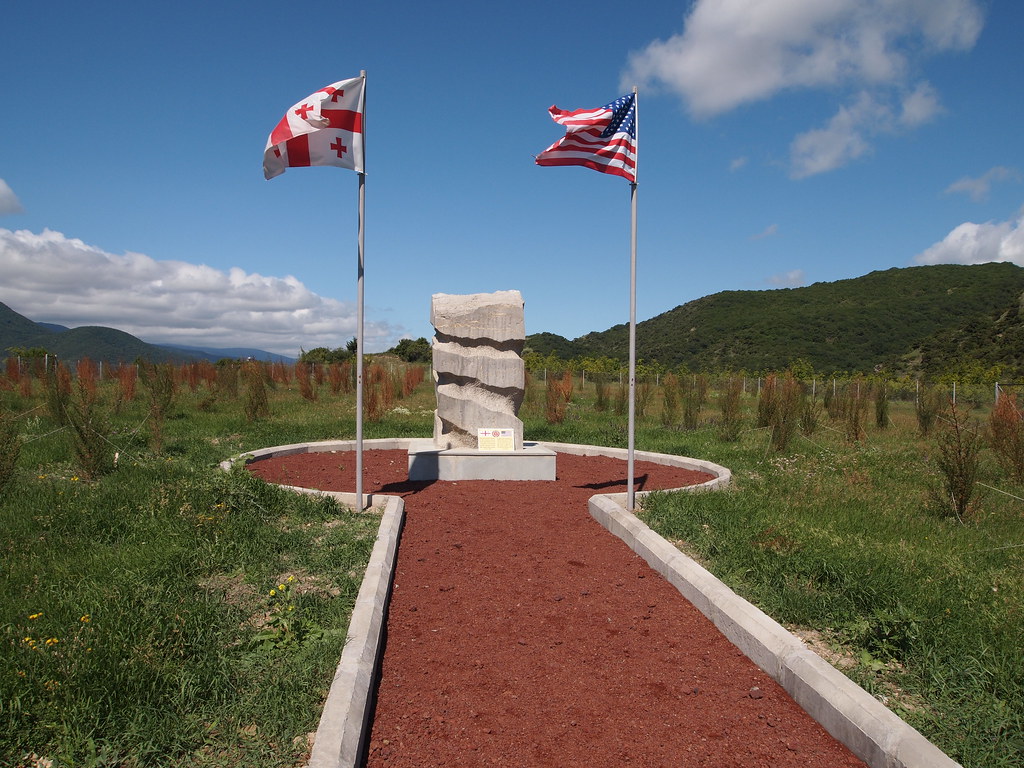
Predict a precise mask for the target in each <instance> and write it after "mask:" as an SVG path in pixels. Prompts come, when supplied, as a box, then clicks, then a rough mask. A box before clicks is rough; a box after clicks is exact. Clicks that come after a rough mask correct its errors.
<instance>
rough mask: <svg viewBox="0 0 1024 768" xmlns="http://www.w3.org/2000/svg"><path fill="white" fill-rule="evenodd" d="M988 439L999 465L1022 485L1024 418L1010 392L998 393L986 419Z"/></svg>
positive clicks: (1023, 480)
mask: <svg viewBox="0 0 1024 768" xmlns="http://www.w3.org/2000/svg"><path fill="white" fill-rule="evenodd" d="M988 437H989V444H990V445H991V446H992V451H993V452H994V453H995V455H996V459H997V460H998V461H999V465H1000V466H1001V467H1002V468H1003V470H1004V471H1005V472H1006V473H1007V474H1008V475H1010V477H1012V478H1013V479H1014V481H1016V482H1018V483H1024V416H1022V414H1021V412H1020V409H1019V408H1018V407H1017V397H1016V395H1014V394H1013V393H1012V392H1005V391H1004V392H1000V394H999V402H997V403H996V406H995V408H993V409H992V413H991V414H989V417H988Z"/></svg>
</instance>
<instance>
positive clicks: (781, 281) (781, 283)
mask: <svg viewBox="0 0 1024 768" xmlns="http://www.w3.org/2000/svg"><path fill="white" fill-rule="evenodd" d="M805 281H806V277H805V275H804V271H803V270H802V269H791V270H790V271H789V272H781V273H779V274H777V275H772V276H771V277H769V278H768V284H769V285H774V286H776V287H777V288H799V287H800V286H802V285H803V284H804V282H805Z"/></svg>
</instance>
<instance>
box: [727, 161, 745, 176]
mask: <svg viewBox="0 0 1024 768" xmlns="http://www.w3.org/2000/svg"><path fill="white" fill-rule="evenodd" d="M746 164H747V158H746V157H736V158H733V161H732V162H731V163H729V170H730V171H732V172H734V173H735V172H736V171H738V170H739V169H740V168H742V167H743V166H745V165H746Z"/></svg>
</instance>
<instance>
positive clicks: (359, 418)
mask: <svg viewBox="0 0 1024 768" xmlns="http://www.w3.org/2000/svg"><path fill="white" fill-rule="evenodd" d="M359 76H360V77H362V78H363V170H361V171H360V172H359V267H358V270H357V273H356V509H357V510H358V511H360V512H361V511H362V510H363V509H364V505H363V264H364V262H363V240H364V228H363V216H364V213H365V210H366V70H365V69H363V70H360V72H359Z"/></svg>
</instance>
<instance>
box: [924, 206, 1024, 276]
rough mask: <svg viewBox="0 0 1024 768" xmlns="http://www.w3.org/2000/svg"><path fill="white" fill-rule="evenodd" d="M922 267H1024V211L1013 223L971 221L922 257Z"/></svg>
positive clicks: (954, 230) (926, 251)
mask: <svg viewBox="0 0 1024 768" xmlns="http://www.w3.org/2000/svg"><path fill="white" fill-rule="evenodd" d="M914 261H915V262H916V263H918V264H985V263H987V262H990V261H1010V262H1013V263H1014V264H1016V265H1018V266H1021V267H1024V209H1022V210H1021V211H1020V212H1019V213H1018V214H1017V218H1016V219H1015V220H1012V221H1000V222H992V221H989V222H985V223H984V224H975V223H974V222H973V221H967V222H964V223H963V224H961V225H960V226H958V227H956V228H955V229H953V231H952V232H950V233H949V234H948V235H946V237H945V238H943V240H941V241H940V242H938V243H935V244H934V245H933V246H931V247H930V248H928V249H927V250H925V251H923V252H922V253H919V254H918V255H917V257H916V258H915V259H914Z"/></svg>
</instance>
